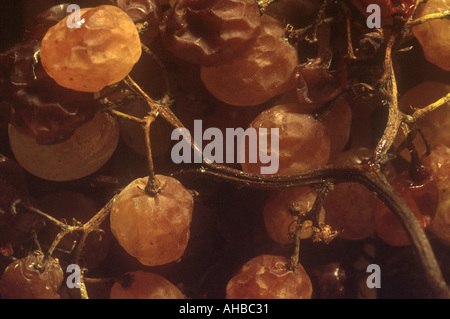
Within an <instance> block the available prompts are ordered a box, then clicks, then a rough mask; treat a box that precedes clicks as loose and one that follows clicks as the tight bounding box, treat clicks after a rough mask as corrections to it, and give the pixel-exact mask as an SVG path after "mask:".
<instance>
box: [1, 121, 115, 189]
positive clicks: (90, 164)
mask: <svg viewBox="0 0 450 319" xmlns="http://www.w3.org/2000/svg"><path fill="white" fill-rule="evenodd" d="M8 133H9V141H10V145H11V149H12V151H13V153H14V155H15V158H16V160H17V162H19V164H20V165H21V166H22V167H23V168H24V169H25V170H27V171H28V172H30V173H31V174H33V175H35V176H37V177H40V178H43V179H46V180H50V181H69V180H75V179H79V178H82V177H85V176H88V175H90V174H92V173H94V172H95V171H97V170H98V169H100V168H101V167H102V166H103V165H104V164H105V163H106V162H107V161H108V160H109V159H110V157H111V156H112V154H113V153H114V151H115V149H116V147H117V144H118V141H119V133H120V132H119V125H118V123H117V120H116V119H115V118H113V117H111V116H109V115H108V114H106V113H97V114H96V115H95V117H94V118H93V119H92V120H91V121H89V122H88V123H86V124H84V125H82V126H81V127H79V128H78V129H77V130H76V132H75V133H74V134H73V135H72V137H70V138H69V139H68V140H67V141H65V142H62V143H58V144H54V145H40V144H38V143H37V142H36V140H35V139H34V138H31V137H29V136H27V135H24V134H22V133H20V132H18V131H17V130H16V129H15V128H14V127H13V126H12V125H9V127H8Z"/></svg>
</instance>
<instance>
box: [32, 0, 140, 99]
mask: <svg viewBox="0 0 450 319" xmlns="http://www.w3.org/2000/svg"><path fill="white" fill-rule="evenodd" d="M80 19H81V20H80V23H79V26H80V27H79V28H77V27H73V28H69V27H68V25H67V18H65V19H63V20H61V21H60V22H59V23H58V24H56V25H55V26H53V27H51V28H50V29H49V30H48V32H47V33H46V35H45V36H44V38H43V39H42V47H41V52H40V57H41V61H42V65H43V66H44V68H45V70H46V72H47V73H48V74H49V75H50V76H51V77H52V78H53V79H54V80H55V81H56V82H57V83H58V84H59V85H61V86H64V87H67V88H69V89H73V90H76V91H83V92H98V91H100V90H102V89H103V88H104V87H106V86H108V85H111V84H114V83H117V82H119V81H121V80H122V79H123V78H125V76H126V75H127V74H128V73H129V72H130V71H131V69H132V68H133V66H134V64H135V63H136V62H137V61H138V60H139V58H140V56H141V42H140V39H139V34H138V32H137V29H136V27H135V25H134V23H133V21H132V20H131V18H130V17H129V16H128V15H127V14H126V13H125V12H124V11H122V10H121V9H119V8H118V7H115V6H109V5H102V6H98V7H96V8H86V9H82V10H81V11H80Z"/></svg>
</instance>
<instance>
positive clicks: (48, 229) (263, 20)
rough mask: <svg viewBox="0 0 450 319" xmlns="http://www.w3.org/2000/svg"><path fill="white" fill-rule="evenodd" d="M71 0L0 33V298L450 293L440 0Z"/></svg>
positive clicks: (449, 93)
mask: <svg viewBox="0 0 450 319" xmlns="http://www.w3.org/2000/svg"><path fill="white" fill-rule="evenodd" d="M85 2H86V3H85V4H84V3H83V5H81V2H80V7H81V8H80V10H79V11H77V12H76V13H77V14H78V15H73V14H71V13H70V10H68V8H69V5H70V4H69V3H66V4H58V5H53V6H51V5H50V6H47V5H48V2H46V3H45V4H43V7H42V12H40V13H39V14H38V15H37V16H36V17H33V22H32V23H29V25H27V26H26V28H25V30H24V32H23V34H22V35H21V37H20V39H17V40H16V43H14V44H13V45H11V46H10V47H8V48H6V49H5V50H4V51H3V52H1V53H0V84H1V86H0V106H1V108H0V114H1V117H0V119H1V122H0V127H1V132H0V138H1V139H2V145H1V149H0V189H1V193H0V252H1V256H0V265H1V276H0V295H1V298H3V299H72V298H74V299H77V298H84V299H88V298H111V299H184V298H193V299H195V298H198V299H201V298H227V299H247V298H250V299H259V298H262V299H311V298H315V299H327V298H328V299H333V298H361V296H362V295H363V294H364V292H363V291H365V293H369V294H370V293H373V291H371V292H368V290H367V286H366V287H363V286H364V285H365V284H366V281H365V278H367V273H366V272H365V269H361V267H360V266H358V265H360V264H359V263H358V262H360V261H361V260H364V262H363V265H365V266H367V265H368V264H380V266H381V270H382V275H383V276H387V277H383V278H392V277H391V276H393V277H397V278H400V279H398V280H399V281H398V282H395V283H393V284H392V286H390V285H389V283H388V282H389V280H386V281H385V280H384V279H383V280H382V282H383V285H384V284H385V283H386V285H387V287H386V288H384V287H383V288H384V289H382V290H380V294H381V296H380V297H381V298H383V297H384V298H386V297H394V298H395V297H398V296H400V297H402V296H410V295H408V294H411V296H414V297H417V296H419V297H427V298H443V299H448V298H449V297H450V294H449V290H448V287H447V283H446V280H447V281H448V276H449V275H450V267H449V266H448V260H446V256H447V255H448V250H449V246H450V235H449V234H450V215H449V214H450V212H449V210H448V208H447V206H448V203H449V202H450V197H449V194H450V192H447V188H448V187H449V185H450V184H449V181H450V165H449V162H450V138H447V137H450V136H449V135H448V133H447V131H448V130H447V126H448V125H449V123H450V73H449V72H450V66H449V61H450V37H449V36H448V34H450V33H449V31H450V21H449V18H450V3H449V2H448V1H447V0H428V1H423V0H401V1H389V0H377V1H375V0H374V1H368V0H367V1H366V0H340V1H335V0H334V1H333V0H258V1H255V0H175V1H166V0H90V1H85ZM370 4H376V5H377V8H378V9H379V10H380V11H379V12H378V14H379V18H380V23H381V25H380V26H379V27H377V28H373V27H370V26H369V25H368V24H367V23H366V22H367V19H368V18H370V13H369V12H368V11H367V10H366V9H367V7H368V6H369V5H370ZM77 17H78V18H77ZM74 19H75V20H74ZM77 19H78V20H77ZM415 65H417V66H415ZM199 120H201V122H202V123H203V125H204V128H205V129H209V128H219V130H220V131H221V132H222V133H225V132H228V129H229V128H253V129H264V128H266V129H268V130H267V131H266V132H268V133H267V134H266V136H265V137H264V138H267V141H273V140H272V139H271V137H272V136H271V134H273V133H272V131H271V130H270V129H273V128H276V129H278V135H277V138H278V142H279V143H278V148H277V150H276V151H271V152H276V154H271V155H276V156H277V160H278V164H279V169H278V170H277V172H276V173H271V174H262V173H261V172H262V170H261V169H262V168H263V166H264V165H266V164H267V163H265V162H264V161H262V160H261V157H259V158H257V159H256V160H253V159H252V158H251V156H250V155H251V152H252V151H255V150H256V151H257V152H258V154H261V152H263V150H262V146H261V145H262V144H261V140H262V139H263V136H261V135H259V136H258V138H257V140H256V141H255V143H254V144H243V145H244V148H239V145H238V146H237V147H235V149H233V150H231V149H230V148H229V147H226V148H224V149H217V147H214V152H211V154H215V155H217V154H220V153H228V152H233V153H232V156H231V157H234V158H233V159H234V161H223V160H222V161H221V160H219V161H210V160H205V159H204V157H202V159H203V161H202V162H201V163H196V162H193V161H191V162H185V163H181V164H177V163H174V161H173V152H174V149H175V148H174V146H175V143H176V142H177V141H174V140H173V138H172V133H173V132H176V131H177V130H181V129H188V130H190V131H191V132H194V131H195V123H198V121H199ZM205 132H206V131H205ZM216 138H217V137H216ZM207 139H208V138H207ZM209 140H212V137H211V136H210V137H209ZM242 141H245V138H244V139H243V140H242ZM178 142H180V141H178ZM188 144H189V147H190V148H191V150H192V151H193V152H194V153H197V154H198V153H200V154H201V153H202V152H206V147H208V146H206V147H205V149H199V146H198V141H196V140H194V138H193V137H192V136H191V139H190V140H188ZM211 145H212V144H211ZM211 145H209V147H211ZM214 145H215V144H214ZM259 148H261V149H259ZM239 150H240V151H242V150H245V151H246V152H245V155H246V156H244V157H243V158H241V159H242V162H240V161H237V157H236V156H235V155H236V154H237V153H238V151H239ZM266 151H267V150H266ZM225 155H226V154H225ZM266 155H267V154H266ZM231 157H227V158H231ZM214 158H219V157H218V156H217V157H214ZM367 249H369V250H371V252H367ZM373 250H375V253H374V252H373ZM390 254H391V255H390ZM69 265H78V266H79V267H80V268H81V272H80V273H79V274H78V275H79V277H80V278H79V281H77V282H78V283H79V286H77V288H76V289H74V288H73V287H68V285H66V281H65V279H68V276H69V274H67V273H64V270H65V269H68V268H67V267H68V266H69ZM358 267H359V268H358ZM396 283H397V286H398V285H400V287H394V286H395V285H396ZM408 285H411V286H412V287H410V286H408ZM391 290H395V291H391ZM383 294H384V295H383Z"/></svg>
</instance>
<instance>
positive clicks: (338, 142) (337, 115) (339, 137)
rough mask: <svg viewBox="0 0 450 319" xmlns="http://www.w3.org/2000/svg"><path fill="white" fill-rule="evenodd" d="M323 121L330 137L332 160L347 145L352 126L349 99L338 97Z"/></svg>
mask: <svg viewBox="0 0 450 319" xmlns="http://www.w3.org/2000/svg"><path fill="white" fill-rule="evenodd" d="M324 117H325V118H324V119H323V121H322V123H323V124H324V125H325V128H326V129H327V132H328V136H329V137H330V148H331V149H330V161H331V160H333V159H334V158H336V156H338V155H339V154H340V153H341V152H342V151H343V150H344V149H345V147H346V146H347V143H348V141H349V138H350V133H351V128H352V109H351V107H350V104H349V103H348V101H347V99H345V98H337V99H336V100H335V101H334V103H333V104H332V106H331V110H330V111H329V112H328V113H327V114H325V115H324Z"/></svg>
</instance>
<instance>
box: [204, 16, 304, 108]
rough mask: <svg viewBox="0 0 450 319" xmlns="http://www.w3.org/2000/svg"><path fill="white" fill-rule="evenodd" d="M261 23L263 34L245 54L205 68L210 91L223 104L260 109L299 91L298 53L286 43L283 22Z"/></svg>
mask: <svg viewBox="0 0 450 319" xmlns="http://www.w3.org/2000/svg"><path fill="white" fill-rule="evenodd" d="M261 23H262V32H261V34H260V35H259V36H258V37H257V38H256V41H255V42H254V43H253V44H252V46H250V47H249V48H248V49H247V50H246V51H245V52H243V53H242V54H241V55H239V56H238V57H235V58H234V59H233V60H231V61H229V62H226V63H222V64H220V65H218V66H215V67H202V68H201V74H200V76H201V79H202V81H203V83H204V84H205V86H206V88H207V89H208V91H209V92H211V94H212V95H214V96H215V97H216V98H217V99H219V100H221V101H222V102H225V103H228V104H232V105H239V106H247V105H258V104H262V103H264V102H267V101H268V100H270V99H271V98H273V97H275V96H278V95H280V94H283V93H286V92H287V91H289V90H291V89H293V88H294V87H295V78H294V69H295V67H296V66H297V64H298V63H299V61H298V53H297V50H296V49H295V47H293V46H292V45H291V44H289V43H288V42H287V41H285V40H284V38H283V37H284V28H283V26H282V24H281V23H280V21H278V20H276V19H275V18H272V17H270V16H263V17H262V18H261Z"/></svg>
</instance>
